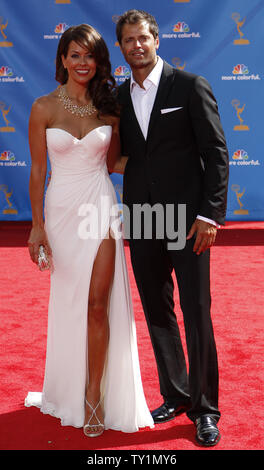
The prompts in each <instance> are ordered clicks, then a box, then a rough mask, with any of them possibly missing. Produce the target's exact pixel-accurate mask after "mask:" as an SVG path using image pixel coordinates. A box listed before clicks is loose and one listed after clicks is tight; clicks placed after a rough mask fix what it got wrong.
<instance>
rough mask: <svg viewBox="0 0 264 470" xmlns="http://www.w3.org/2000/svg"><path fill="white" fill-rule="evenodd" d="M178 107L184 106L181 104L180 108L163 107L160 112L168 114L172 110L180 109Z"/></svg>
mask: <svg viewBox="0 0 264 470" xmlns="http://www.w3.org/2000/svg"><path fill="white" fill-rule="evenodd" d="M178 109H182V106H179V107H178V108H165V109H161V110H160V112H161V114H166V113H171V112H172V111H178Z"/></svg>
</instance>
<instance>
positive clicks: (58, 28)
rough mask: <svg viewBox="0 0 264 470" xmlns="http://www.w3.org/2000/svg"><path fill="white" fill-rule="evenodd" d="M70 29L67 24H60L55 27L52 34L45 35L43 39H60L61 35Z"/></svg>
mask: <svg viewBox="0 0 264 470" xmlns="http://www.w3.org/2000/svg"><path fill="white" fill-rule="evenodd" d="M68 28H69V25H68V24H67V23H63V22H61V23H58V24H56V25H55V27H54V29H53V33H52V34H44V35H43V39H60V38H61V35H62V34H63V33H64V32H65V31H66V29H68Z"/></svg>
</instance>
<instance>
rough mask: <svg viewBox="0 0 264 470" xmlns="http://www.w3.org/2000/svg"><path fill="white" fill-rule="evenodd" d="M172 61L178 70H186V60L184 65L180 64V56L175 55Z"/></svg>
mask: <svg viewBox="0 0 264 470" xmlns="http://www.w3.org/2000/svg"><path fill="white" fill-rule="evenodd" d="M171 63H172V64H173V65H175V67H176V69H178V70H184V69H185V66H186V62H184V64H183V65H180V63H181V59H180V58H179V57H173V58H172V60H171Z"/></svg>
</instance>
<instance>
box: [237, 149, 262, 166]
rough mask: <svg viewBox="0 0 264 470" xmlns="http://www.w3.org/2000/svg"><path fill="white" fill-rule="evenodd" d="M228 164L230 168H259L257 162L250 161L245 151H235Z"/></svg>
mask: <svg viewBox="0 0 264 470" xmlns="http://www.w3.org/2000/svg"><path fill="white" fill-rule="evenodd" d="M229 164H230V165H231V166H236V165H238V166H260V163H259V160H253V159H251V160H250V159H249V156H248V153H247V151H246V150H244V149H237V150H235V151H234V153H233V155H232V160H231V161H230V162H229Z"/></svg>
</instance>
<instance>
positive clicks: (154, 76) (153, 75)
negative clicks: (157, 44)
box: [130, 56, 163, 92]
mask: <svg viewBox="0 0 264 470" xmlns="http://www.w3.org/2000/svg"><path fill="white" fill-rule="evenodd" d="M157 57H158V60H157V63H156V65H155V67H153V69H152V70H151V72H150V74H149V75H148V76H147V77H146V78H145V80H144V82H145V81H146V80H149V81H150V82H152V83H153V85H155V86H156V87H157V86H158V85H159V81H160V77H161V73H162V69H163V60H162V59H161V58H160V57H159V56H157ZM144 82H143V84H144ZM135 85H137V82H136V80H135V79H134V77H133V74H132V73H131V78H130V92H131V91H132V90H133V87H134V86H135Z"/></svg>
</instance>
